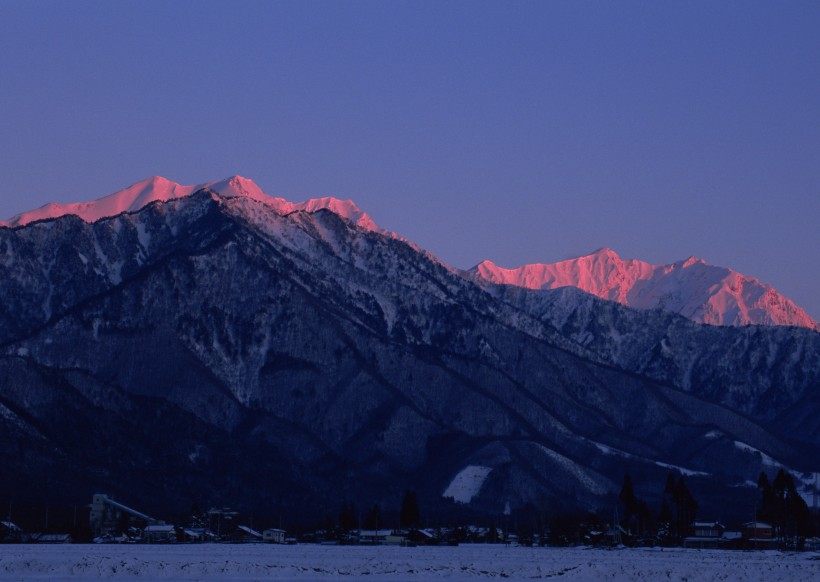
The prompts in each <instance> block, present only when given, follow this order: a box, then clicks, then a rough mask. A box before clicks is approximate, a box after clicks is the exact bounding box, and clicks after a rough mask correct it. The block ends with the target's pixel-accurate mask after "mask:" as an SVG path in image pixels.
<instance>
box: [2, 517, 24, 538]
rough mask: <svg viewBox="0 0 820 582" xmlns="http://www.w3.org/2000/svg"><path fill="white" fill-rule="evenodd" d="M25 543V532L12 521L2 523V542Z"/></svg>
mask: <svg viewBox="0 0 820 582" xmlns="http://www.w3.org/2000/svg"><path fill="white" fill-rule="evenodd" d="M20 541H23V530H22V529H20V527H19V526H18V525H17V524H15V523H12V522H10V521H0V542H20Z"/></svg>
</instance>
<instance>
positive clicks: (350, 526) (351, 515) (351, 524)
mask: <svg viewBox="0 0 820 582" xmlns="http://www.w3.org/2000/svg"><path fill="white" fill-rule="evenodd" d="M358 521H359V520H358V519H357V518H356V506H355V505H353V504H352V503H348V504H347V505H345V506H343V507H342V510H341V511H340V512H339V527H340V528H342V529H343V530H345V531H351V530H354V529H356V528H357V527H358V525H359V523H358Z"/></svg>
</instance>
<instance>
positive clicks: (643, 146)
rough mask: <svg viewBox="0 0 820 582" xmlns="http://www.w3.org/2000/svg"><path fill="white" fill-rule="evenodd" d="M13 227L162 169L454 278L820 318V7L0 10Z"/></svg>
mask: <svg viewBox="0 0 820 582" xmlns="http://www.w3.org/2000/svg"><path fill="white" fill-rule="evenodd" d="M0 30H2V34H0V218H8V217H10V216H12V215H13V214H16V213H18V212H21V211H24V210H29V209H32V208H35V207H38V206H41V205H42V204H44V203H46V202H48V201H58V202H69V201H78V200H89V199H93V198H98V197H100V196H103V195H106V194H110V193H111V192H114V191H116V190H120V189H122V188H125V187H127V186H129V185H131V184H133V183H134V182H137V181H139V180H141V179H143V178H146V177H148V176H151V175H154V174H158V175H161V176H165V177H166V178H169V179H171V180H175V181H177V182H181V183H183V184H193V183H198V182H205V181H212V180H217V179H221V178H224V177H227V176H230V175H233V174H240V175H243V176H246V177H248V178H251V179H253V180H254V181H256V182H257V183H258V184H259V185H260V186H261V187H262V189H263V190H265V191H266V192H267V193H269V194H272V195H277V196H283V197H285V198H288V199H290V200H293V201H301V200H304V199H306V198H311V197H316V196H323V195H332V196H337V197H340V198H352V199H353V200H355V201H356V203H357V204H358V205H359V206H360V207H361V208H362V209H363V210H365V211H366V212H368V213H369V214H370V215H371V216H373V218H374V219H375V221H376V222H377V223H378V224H379V225H380V226H383V227H385V228H388V229H390V230H393V231H396V232H398V233H400V234H401V235H403V236H406V237H407V238H410V239H412V240H414V241H415V242H417V243H418V244H419V245H421V246H422V247H424V248H426V249H428V250H430V251H431V252H433V253H434V254H436V255H437V256H439V257H440V258H441V259H443V260H445V261H447V262H449V263H451V264H453V265H455V266H457V267H463V268H466V267H470V266H472V265H474V264H475V263H477V262H478V261H480V260H482V259H491V260H493V261H494V262H496V263H498V264H500V265H502V266H506V267H516V266H519V265H521V264H524V263H529V262H553V261H557V260H561V259H565V258H570V257H573V256H578V255H581V254H586V253H588V252H591V251H593V250H595V249H597V248H599V247H602V246H608V247H611V248H613V249H614V250H616V251H617V252H618V253H619V254H620V255H621V256H622V257H625V258H638V259H642V260H646V261H649V262H653V263H667V262H672V261H675V260H678V259H683V258H686V257H688V256H690V255H696V256H699V257H702V258H704V259H705V260H707V261H708V262H710V263H712V264H717V265H721V266H727V267H731V268H733V269H735V270H738V271H740V272H742V273H744V274H747V275H752V276H756V277H758V278H760V279H761V280H763V281H764V282H767V283H770V284H772V285H774V286H775V287H776V288H777V289H778V290H779V291H781V292H782V293H784V294H785V295H787V296H788V297H790V298H791V299H793V300H794V301H796V302H797V303H798V304H799V305H801V306H802V307H804V308H805V309H806V310H807V311H808V312H809V313H810V314H811V315H812V316H813V317H814V318H816V319H820V33H818V30H820V2H816V1H813V0H812V1H806V2H798V1H786V2H775V1H774V0H773V1H771V2H754V1H748V0H744V1H739V2H728V1H726V2H712V1H708V2H706V1H704V2H697V1H696V2H685V3H683V2H676V3H672V2H656V1H647V2H605V1H600V2H584V1H566V2H560V1H550V2H546V1H545V2H523V1H512V2H478V1H463V2H447V1H434V2H421V1H419V2H396V1H384V2H335V1H334V2H310V1H299V2H292V3H291V2H253V1H239V2H205V1H199V2H186V1H182V0H175V1H173V2H150V1H141V2H109V1H100V2H87V1H74V2H58V1H52V2H40V1H36V0H0Z"/></svg>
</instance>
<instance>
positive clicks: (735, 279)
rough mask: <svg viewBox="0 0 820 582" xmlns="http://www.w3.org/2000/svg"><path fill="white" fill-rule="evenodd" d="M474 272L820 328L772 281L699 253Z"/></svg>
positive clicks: (708, 315) (727, 317)
mask: <svg viewBox="0 0 820 582" xmlns="http://www.w3.org/2000/svg"><path fill="white" fill-rule="evenodd" d="M470 273H471V274H472V275H473V276H475V277H478V278H480V279H482V280H484V281H487V282H490V283H493V284H499V285H514V286H516V287H523V288H526V289H539V290H549V289H558V288H560V287H577V288H578V289H581V290H582V291H585V292H587V293H591V294H593V295H595V296H597V297H600V298H602V299H607V300H609V301H617V302H618V303H621V304H622V305H626V306H629V307H633V308H635V309H663V310H665V311H671V312H674V313H678V314H680V315H683V316H685V317H688V318H689V319H691V320H693V321H696V322H699V323H707V324H711V325H732V326H741V325H785V326H797V327H806V328H809V329H815V330H817V329H820V327H818V324H817V322H816V321H815V320H814V319H812V318H811V317H810V316H809V315H808V314H807V313H806V312H805V311H804V310H803V309H801V308H800V307H798V306H797V305H796V304H795V303H794V302H793V301H791V300H790V299H788V298H787V297H784V296H783V295H781V294H780V293H778V292H777V291H776V290H775V289H774V288H773V287H772V286H771V285H767V284H765V283H761V282H760V281H759V280H758V279H755V278H754V277H749V276H746V275H742V274H740V273H737V272H735V271H733V270H731V269H728V268H725V267H716V266H712V265H709V264H707V263H706V261H704V260H702V259H699V258H697V257H689V258H688V259H685V260H682V261H677V262H675V263H672V264H669V265H653V264H650V263H646V262H643V261H639V260H635V259H622V258H621V257H620V256H618V254H617V253H616V252H615V251H613V250H612V249H608V248H602V249H599V250H597V251H595V252H594V253H591V254H589V255H585V256H583V257H578V258H575V259H569V260H567V261H560V262H558V263H551V264H531V265H524V266H522V267H518V268H516V269H505V268H503V267H499V266H498V265H496V264H494V263H493V262H491V261H483V262H481V263H479V264H478V265H476V266H475V267H473V268H472V269H471V270H470Z"/></svg>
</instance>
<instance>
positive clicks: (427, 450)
mask: <svg viewBox="0 0 820 582" xmlns="http://www.w3.org/2000/svg"><path fill="white" fill-rule="evenodd" d="M215 187H217V188H218V187H220V186H218V185H217V186H215ZM154 191H155V190H154ZM152 192H153V191H152ZM137 194H139V193H137ZM149 197H150V196H149ZM137 198H138V195H137V196H134V197H133V200H132V202H133V201H134V200H136V199H137ZM124 200H125V199H124ZM129 204H130V203H129ZM289 208H290V207H289ZM353 218H354V217H352V216H350V215H347V216H345V215H344V214H341V215H340V214H338V213H337V212H336V211H335V210H334V209H333V208H331V204H330V203H325V202H319V203H317V206H315V207H308V206H307V205H305V207H303V208H291V210H289V211H287V212H283V211H281V210H280V209H278V208H277V207H276V206H275V205H272V204H271V202H270V201H269V200H268V199H266V198H260V197H258V196H255V195H254V193H253V191H252V190H251V189H250V188H246V192H245V193H241V192H240V193H239V195H226V194H225V193H224V192H222V193H219V192H216V191H215V190H213V189H202V190H198V191H196V192H193V193H188V194H186V195H184V196H182V195H181V196H169V198H168V199H167V200H165V201H163V200H156V201H155V203H149V204H147V205H144V206H142V207H141V208H140V209H138V210H135V211H128V212H122V213H120V214H117V215H115V216H112V217H108V218H100V219H98V220H96V221H86V220H83V219H81V218H78V217H77V216H72V215H63V216H59V217H56V218H52V219H42V220H39V221H34V222H30V223H28V224H26V225H23V226H17V227H13V228H0V296H2V297H3V298H4V301H3V302H0V465H2V466H6V467H13V470H14V473H15V480H14V481H13V482H12V481H11V480H5V481H2V480H0V497H3V498H15V499H19V495H20V494H21V491H23V492H25V491H27V490H28V489H31V490H32V491H34V490H36V488H37V487H41V489H40V491H42V487H43V486H44V485H43V484H47V483H48V482H49V481H48V479H49V476H51V475H54V474H57V473H59V474H60V475H61V489H60V491H61V493H62V494H68V493H67V492H69V491H82V492H87V491H90V490H94V489H96V490H106V491H109V492H111V493H113V494H123V495H124V496H126V497H128V498H132V499H135V500H143V501H146V502H156V501H157V498H156V495H155V494H154V493H153V492H155V491H163V492H164V495H166V496H168V497H171V498H173V499H171V500H169V502H170V501H174V500H176V501H179V502H182V501H184V502H185V503H187V504H190V500H191V496H192V495H195V496H197V497H198V498H200V499H213V500H220V501H219V502H220V503H222V502H223V501H221V500H227V501H224V502H228V501H230V502H231V503H232V504H233V503H234V500H236V502H237V503H244V504H246V506H251V505H258V504H261V503H266V504H269V506H270V507H276V508H277V510H278V508H284V509H283V511H291V512H292V513H293V514H294V515H299V516H304V515H313V514H312V513H310V512H319V514H320V515H319V516H321V515H324V514H326V513H327V512H329V511H330V512H335V511H337V510H338V507H339V504H340V503H342V502H343V501H345V500H353V501H355V502H356V505H357V506H359V507H365V506H368V505H370V504H372V503H373V502H379V503H382V504H384V505H383V506H387V504H390V503H393V502H394V499H395V498H396V497H397V496H398V497H400V494H401V492H403V491H404V490H405V489H406V488H408V487H409V488H413V489H415V490H417V491H418V492H419V494H420V497H421V498H422V499H423V500H424V501H425V502H426V503H428V504H435V503H443V504H445V506H447V504H448V503H450V502H447V501H443V500H442V496H443V495H445V494H447V492H448V491H449V492H450V493H451V494H452V493H453V491H452V490H451V489H450V487H451V485H452V484H453V482H454V481H456V482H458V481H459V475H462V474H463V472H464V471H465V469H466V468H468V467H484V468H486V469H484V470H483V471H485V474H484V476H483V478H482V479H481V481H480V483H479V482H478V481H476V482H475V483H473V485H474V486H472V488H471V489H470V491H469V496H468V495H467V491H466V489H464V488H460V489H464V491H463V493H464V494H463V495H462V494H461V493H459V495H458V498H459V499H460V500H461V501H463V502H464V503H469V505H470V506H471V507H478V508H483V509H485V510H488V511H494V512H501V511H503V510H504V507H505V506H506V505H507V504H508V503H509V504H510V505H511V506H512V507H513V508H514V507H516V506H518V507H521V506H523V505H524V504H526V503H528V502H537V503H543V504H549V505H551V506H554V507H565V506H566V504H577V505H583V506H585V507H597V506H602V505H601V504H607V503H609V502H610V501H611V499H612V495H615V494H617V489H618V486H619V483H620V482H621V480H622V478H623V473H624V472H625V471H626V470H627V469H634V470H635V471H640V472H641V474H642V475H645V476H646V478H647V479H653V480H655V481H656V482H657V483H658V484H659V487H658V492H660V490H661V484H662V483H663V481H664V478H665V476H666V472H667V471H668V470H669V468H670V467H676V468H679V469H676V470H679V471H681V472H684V473H686V474H687V475H690V476H692V479H700V480H701V481H702V483H703V485H704V489H707V490H709V491H710V493H709V497H708V498H703V499H701V501H702V503H703V506H704V507H710V506H711V507H715V506H718V505H719V504H720V503H722V502H723V501H725V500H727V499H734V498H735V497H737V496H740V497H742V496H743V495H745V494H747V493H748V494H749V495H753V494H754V490H753V489H752V490H750V491H745V490H742V491H740V492H738V490H737V487H736V486H737V485H738V484H743V483H746V482H747V481H750V480H754V479H756V478H757V476H758V475H759V472H760V470H761V468H763V467H764V457H762V456H761V455H760V454H757V453H754V452H750V451H753V450H754V451H761V452H762V454H765V455H766V457H765V459H775V460H777V461H778V462H781V463H788V464H789V466H793V467H795V468H799V469H800V470H808V469H812V468H814V465H813V459H817V458H820V454H818V451H820V440H818V438H819V437H818V434H820V433H818V431H817V430H814V428H815V427H816V423H815V421H814V420H812V419H814V418H817V414H815V411H817V410H818V408H820V406H819V405H818V402H817V396H816V395H817V394H818V386H820V369H818V366H817V365H816V362H818V357H817V353H818V352H820V348H819V347H818V346H817V342H813V340H812V339H811V338H813V337H815V336H818V334H817V333H816V332H812V331H808V330H804V329H795V328H784V327H779V328H769V327H763V326H761V327H759V328H756V329H755V330H754V331H755V334H754V335H755V337H754V338H752V339H753V340H754V341H751V342H746V341H745V340H743V338H745V337H747V336H746V335H744V334H742V333H738V332H741V331H746V330H737V329H732V328H723V327H711V326H710V327H708V329H709V332H710V333H709V335H708V337H706V336H699V335H697V334H689V335H685V336H684V335H680V337H678V333H677V331H676V330H675V329H674V326H670V325H669V324H668V322H666V321H665V320H664V321H660V322H658V321H655V320H654V319H653V318H651V317H648V316H665V317H667V318H672V317H673V316H671V315H669V314H666V313H663V312H660V311H652V312H638V311H635V310H631V309H628V308H625V307H622V306H620V305H618V304H615V303H612V302H605V301H601V300H598V299H596V298H594V297H592V296H591V295H589V294H585V293H582V292H580V291H578V290H575V289H564V290H563V291H564V292H566V291H574V292H575V293H576V294H577V295H579V296H581V297H582V299H583V298H586V299H587V300H589V301H587V303H586V304H585V303H583V300H582V301H581V302H580V303H579V302H574V301H570V300H569V299H567V301H566V302H563V301H558V302H554V303H552V304H548V303H545V302H544V301H542V299H543V298H545V297H546V296H547V295H548V294H549V293H561V291H557V292H550V291H537V292H536V291H529V290H526V289H521V288H516V287H505V286H493V285H491V284H489V283H487V282H486V281H484V282H483V287H482V286H480V285H478V284H476V282H474V281H473V280H472V279H470V278H468V277H464V276H462V275H461V274H460V273H459V272H458V271H456V270H454V269H452V268H450V267H448V266H447V265H445V264H443V263H441V262H440V261H438V260H437V259H435V258H434V257H432V256H431V255H429V254H428V253H425V252H422V251H419V249H417V248H416V247H414V246H413V245H412V244H409V243H407V242H405V241H403V240H401V239H398V238H397V237H395V236H388V235H385V234H383V233H381V232H378V231H373V230H370V229H368V228H362V227H361V226H360V225H357V224H356V223H355V221H354V220H353ZM502 291H503V292H505V293H504V294H502V293H501V292H502ZM506 293H518V294H521V297H513V296H511V295H508V294H506ZM525 295H526V297H524V296H525ZM601 306H604V307H607V306H609V307H611V308H613V311H612V313H610V312H607V311H605V310H604V311H601V309H602V307H601ZM636 314H637V315H642V316H647V317H646V318H645V319H634V316H636ZM674 319H675V320H679V321H682V322H683V323H685V324H686V325H685V326H683V327H687V326H688V327H691V328H693V329H694V328H704V329H705V328H706V326H698V325H695V324H694V323H691V322H689V321H687V320H685V319H684V318H681V317H674ZM621 320H623V321H621ZM624 322H626V323H624ZM664 326H666V327H664ZM643 327H651V328H652V329H651V330H645V329H643ZM809 334H810V335H811V338H809V339H808V340H807V339H806V335H809ZM590 335H591V336H593V339H594V341H590V340H589V338H588V336H590ZM667 335H668V337H667ZM700 338H703V339H700ZM738 338H740V340H743V341H738ZM646 341H651V342H652V343H643V342H646ZM619 342H622V343H619ZM703 342H708V344H709V346H708V349H706V350H704V348H703V346H701V345H700V343H703ZM627 344H629V345H627ZM772 346H774V348H776V349H775V351H774V352H773V353H771V354H769V352H767V351H766V350H767V347H768V348H770V349H771V348H772ZM651 350H654V351H655V352H657V357H655V358H652V359H651V360H646V359H641V358H640V357H639V356H640V354H642V353H643V352H645V351H651ZM670 350H671V351H673V352H675V351H677V352H680V353H681V355H680V356H679V357H678V356H676V355H674V354H672V355H669V354H668V353H667V352H668V351H670ZM703 354H705V356H703ZM702 357H705V358H708V359H709V361H710V362H717V363H719V365H718V364H715V366H717V367H721V368H722V367H723V366H724V363H723V362H725V367H726V369H727V370H744V371H747V375H746V376H743V378H748V377H749V375H752V376H753V377H754V378H755V379H756V380H755V383H754V384H750V385H748V386H747V385H745V383H744V381H740V382H738V383H736V384H731V385H729V386H728V392H730V394H729V395H728V396H727V394H726V392H727V391H726V390H722V388H723V382H722V380H721V378H725V377H727V376H725V375H724V376H720V375H715V377H716V378H718V380H717V381H715V382H712V383H711V384H710V383H708V382H707V381H708V380H709V378H710V377H711V376H710V374H712V372H713V371H714V370H715V369H716V368H715V367H709V366H702V365H700V363H699V362H698V360H699V359H701V358H702ZM667 368H668V369H669V370H668V371H667ZM678 368H680V371H681V373H679V370H678ZM688 370H692V371H694V372H697V374H699V375H691V374H689V372H688ZM687 374H689V375H687ZM731 375H732V374H730V375H729V376H731ZM681 378H684V380H685V379H687V378H688V379H691V381H690V382H689V383H686V382H685V381H684V380H682V379H681ZM800 415H802V416H800ZM781 421H783V422H781ZM792 421H794V422H792ZM813 423H815V424H813ZM795 427H797V428H796V429H795ZM737 442H741V443H744V444H745V445H744V446H746V448H739V447H738V446H737V445H736V443H737ZM89 443H93V446H89ZM468 473H469V471H468ZM457 489H459V488H457ZM83 494H84V493H83ZM42 495H43V496H45V492H42ZM451 496H455V495H451ZM721 496H723V497H721ZM468 497H469V499H468ZM317 499H321V500H327V501H326V505H325V506H320V505H321V504H317V502H316V500H317ZM750 499H751V497H750ZM743 507H744V510H745V508H746V507H748V505H747V504H743ZM445 510H446V507H445ZM306 512H307V513H306Z"/></svg>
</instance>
